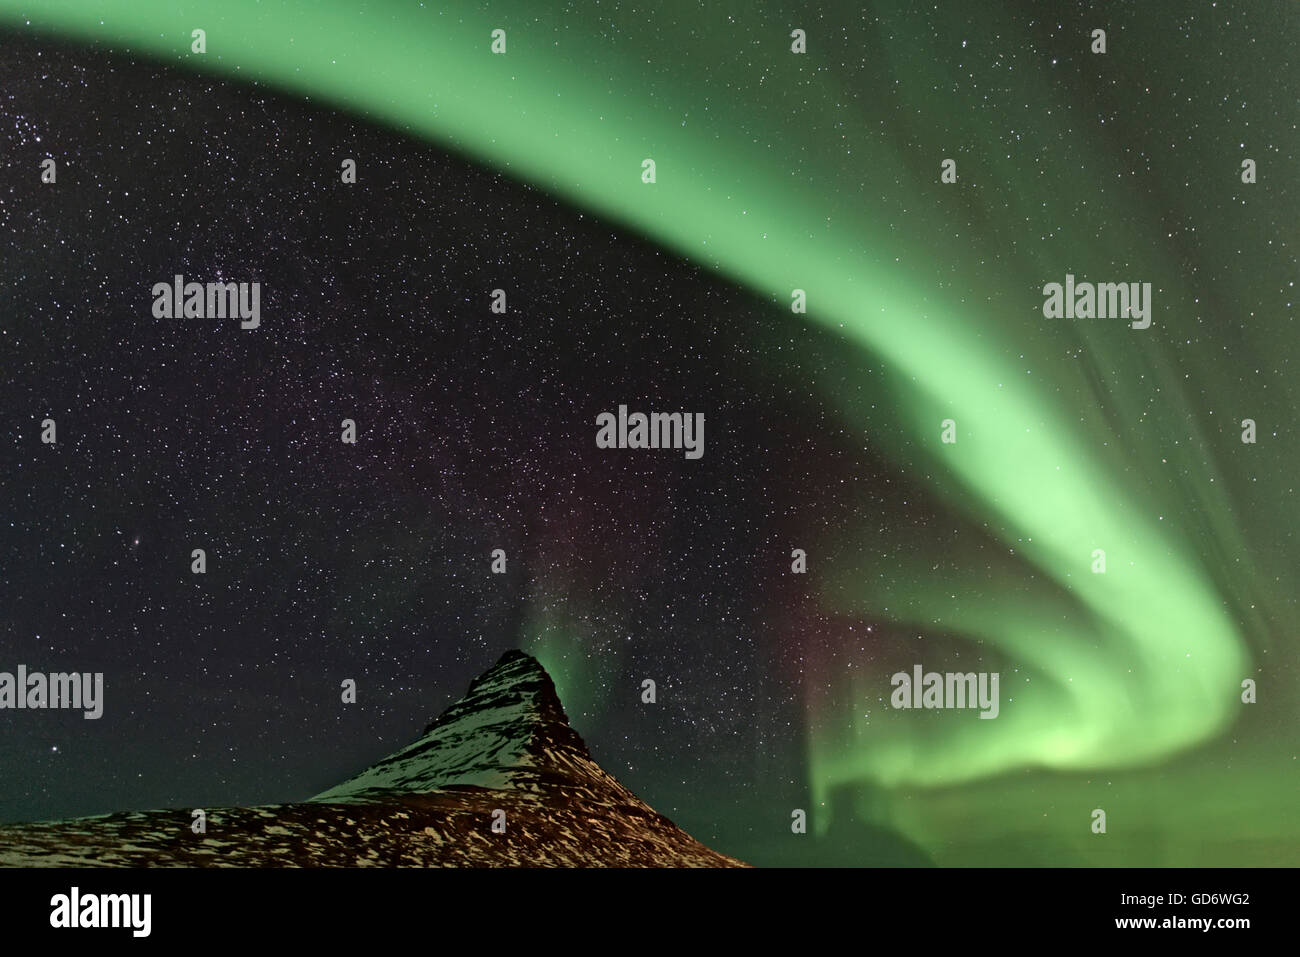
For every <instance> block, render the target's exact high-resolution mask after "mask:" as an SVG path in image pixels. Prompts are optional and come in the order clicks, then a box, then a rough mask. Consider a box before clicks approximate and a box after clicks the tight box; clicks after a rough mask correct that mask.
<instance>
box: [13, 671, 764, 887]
mask: <svg viewBox="0 0 1300 957" xmlns="http://www.w3.org/2000/svg"><path fill="white" fill-rule="evenodd" d="M205 813H206V815H207V830H206V833H203V834H195V833H193V831H192V829H191V823H192V816H191V811H190V810H189V809H182V810H163V811H128V812H124V813H118V814H109V815H104V816H100V817H89V818H78V819H75V820H68V821H48V822H42V823H36V824H19V825H11V826H3V827H0V866H6V867H32V866H95V865H100V866H126V867H143V866H149V867H165V866H178V867H206V866H218V867H220V866H225V867H278V866H288V867H296V866H308V867H311V866H326V867H331V866H333V867H366V866H371V867H408V866H409V867H458V866H464V867H499V866H504V867H520V866H523V867H528V866H556V867H593V866H596V867H599V866H608V867H740V866H744V865H743V864H742V863H741V862H740V861H737V860H734V859H732V858H729V857H726V856H724V855H722V854H719V853H717V852H716V851H712V850H710V849H709V848H707V847H705V846H704V845H703V844H701V843H700V842H699V841H696V840H695V839H694V838H692V837H691V836H690V835H688V834H687V833H686V832H685V831H683V830H681V829H680V828H679V827H677V826H676V825H675V824H673V823H672V821H670V820H668V819H667V818H666V817H664V816H663V815H661V814H659V813H657V812H656V811H655V810H654V809H653V808H651V807H650V806H649V805H647V804H645V803H644V802H643V801H641V800H640V799H639V798H638V797H636V795H634V794H633V793H632V792H631V791H629V790H627V789H626V788H625V787H623V785H621V784H619V783H618V781H616V780H615V779H614V778H613V777H611V776H610V775H609V774H607V773H606V772H605V771H604V770H603V769H602V768H601V767H600V765H598V764H597V763H596V762H595V761H593V760H592V758H591V755H590V753H589V752H588V751H587V746H586V745H585V744H584V743H583V741H582V738H581V737H579V736H578V733H577V732H576V731H574V730H573V728H572V727H570V726H569V720H568V717H567V716H566V715H565V713H564V707H563V706H562V705H561V704H560V699H559V697H558V696H557V695H556V693H555V685H554V683H553V682H552V681H551V677H550V675H548V674H547V673H546V670H545V669H544V668H543V667H542V666H541V664H540V663H538V661H537V660H536V659H535V658H532V657H530V656H528V655H526V654H524V653H523V652H519V651H511V652H507V653H506V654H505V655H504V656H502V658H501V660H500V661H498V662H497V664H496V665H494V666H493V667H492V668H490V669H489V670H488V671H486V672H484V673H483V674H482V675H480V676H479V677H478V678H477V679H475V680H474V682H473V683H472V684H471V685H470V687H469V691H468V692H467V693H466V694H465V697H463V698H461V699H460V700H459V701H457V702H456V703H455V704H453V705H452V706H451V707H449V708H448V709H447V710H446V711H444V712H443V713H442V714H441V715H440V716H439V717H438V718H437V719H436V720H435V721H434V722H433V723H432V724H430V725H429V726H428V727H427V728H426V729H425V731H424V734H423V735H422V736H421V737H420V738H419V740H417V741H415V742H414V743H413V744H410V745H408V746H407V747H405V748H402V749H401V750H400V751H397V752H396V753H395V754H392V755H390V756H388V757H386V758H384V759H383V760H381V761H379V762H378V763H376V764H374V765H372V766H370V767H368V768H366V769H365V770H364V771H361V772H360V773H359V774H357V775H355V776H353V777H351V778H349V779H348V780H346V781H344V782H342V783H341V784H339V785H336V786H335V787H332V788H330V789H329V790H327V791H324V792H323V793H321V794H319V795H317V796H316V797H314V798H312V799H310V800H309V801H304V802H302V803H298V804H280V805H267V806H264V807H247V808H242V807H228V808H211V809H206V811H205ZM494 824H495V825H496V826H495V827H494Z"/></svg>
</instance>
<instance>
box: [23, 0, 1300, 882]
mask: <svg viewBox="0 0 1300 957" xmlns="http://www.w3.org/2000/svg"><path fill="white" fill-rule="evenodd" d="M79 6H83V5H81V4H76V3H60V2H55V3H51V4H49V5H48V10H45V9H43V11H42V13H41V17H42V18H43V19H42V20H40V21H38V22H30V23H29V22H28V17H27V14H26V13H25V12H12V11H20V10H21V6H20V4H18V3H16V2H15V3H10V2H8V0H0V18H2V19H0V26H2V27H4V28H5V32H3V33H0V49H2V50H3V54H2V55H0V163H2V164H3V170H2V173H0V244H2V245H0V288H3V290H4V298H3V304H2V305H0V410H3V412H4V436H5V441H4V443H3V445H0V456H2V459H0V501H2V502H3V503H4V505H3V512H0V607H3V614H0V670H8V671H12V670H14V668H16V666H17V665H19V664H25V665H27V666H28V668H29V669H32V670H41V671H51V672H52V671H65V670H66V671H79V672H84V671H102V672H104V675H105V706H104V712H105V713H104V717H103V718H101V719H100V720H98V721H86V720H84V719H83V718H82V717H81V715H80V713H66V712H55V711H45V712H39V711H0V820H5V821H16V820H31V819H48V818H58V817H66V816H72V815H85V814H94V813H103V812H107V811H110V810H117V809H125V808H152V807H213V806H219V805H226V804H265V803H275V802H285V801H293V800H301V799H303V798H306V797H308V796H310V795H312V794H315V793H319V792H320V791H322V790H324V789H325V788H327V787H329V786H330V785H332V784H335V783H337V782H338V781H340V780H342V779H343V778H345V777H347V776H348V775H349V774H351V773H353V772H355V771H357V770H358V769H360V768H361V767H363V766H365V765H367V764H370V763H372V762H373V761H374V760H376V759H377V758H379V757H382V756H383V755H385V754H387V753H389V752H391V751H393V750H395V749H396V748H397V747H399V746H401V745H403V744H405V743H408V742H409V741H410V740H412V739H413V738H414V737H416V736H417V735H418V734H419V733H420V731H421V729H422V728H423V727H424V726H425V725H426V724H427V723H428V722H429V720H431V718H432V717H433V716H434V715H435V714H436V713H437V712H439V711H441V710H442V709H443V708H444V707H445V706H446V705H447V704H449V703H450V702H451V701H452V700H454V699H455V698H456V697H458V696H459V695H461V694H462V693H463V692H464V690H465V688H466V686H467V685H468V683H469V682H470V680H471V679H472V678H474V677H475V676H476V675H477V674H479V673H480V672H481V671H483V670H484V669H485V668H487V667H488V666H489V665H491V664H492V663H493V662H494V661H495V660H496V659H497V658H498V657H499V656H500V655H501V654H502V653H503V652H504V651H506V650H508V649H510V648H516V647H521V648H524V649H525V650H528V651H530V652H532V653H534V654H536V655H537V656H538V657H539V658H540V660H541V661H542V662H543V664H544V665H546V667H547V668H548V669H549V670H550V671H551V673H552V674H553V676H554V677H555V679H556V683H557V686H558V688H559V691H560V695H561V697H562V699H563V701H564V704H565V706H566V709H567V710H568V713H569V716H570V719H571V721H572V723H573V725H574V727H575V728H576V729H577V731H578V732H579V733H580V734H581V735H582V736H583V737H584V739H585V740H586V741H587V743H588V745H589V746H590V748H591V751H592V754H593V756H594V757H595V758H596V760H597V761H598V762H600V764H601V765H602V766H603V767H605V768H606V769H607V770H608V771H609V772H610V773H611V774H613V775H614V776H616V777H617V778H619V779H620V780H621V781H622V782H623V783H625V784H626V785H627V786H628V787H629V788H631V789H632V790H633V791H634V792H636V793H637V794H638V795H639V796H641V797H642V798H643V799H644V800H646V801H647V802H648V803H649V804H651V805H652V806H653V807H655V808H656V809H657V810H659V811H661V812H662V813H664V814H666V815H668V816H669V817H670V818H672V819H673V820H674V821H675V822H676V823H678V824H680V825H681V826H682V827H683V828H685V829H686V830H687V831H688V832H690V833H691V834H693V835H694V836H696V837H698V838H699V839H700V840H702V841H704V842H705V843H708V844H710V845H712V846H714V847H716V848H717V849H719V850H721V851H723V852H725V853H728V854H734V855H736V856H739V857H743V858H745V859H747V860H750V861H753V862H754V863H760V864H763V863H920V862H933V863H938V864H971V863H986V864H987V863H994V864H997V863H1010V864H1145V865H1164V864H1222V865H1233V864H1258V863H1290V864H1295V863H1297V861H1298V860H1300V812H1298V811H1297V808H1298V807H1300V799H1298V798H1300V763H1298V762H1297V753H1296V728H1297V718H1298V717H1300V696H1298V695H1297V678H1298V677H1300V675H1298V671H1297V664H1298V659H1300V651H1298V649H1297V647H1296V636H1295V627H1294V621H1295V614H1296V595H1297V584H1298V583H1297V571H1298V570H1300V563H1298V562H1297V561H1296V552H1297V545H1296V538H1295V536H1296V530H1297V518H1298V516H1300V511H1298V510H1297V507H1296V506H1297V499H1296V494H1295V485H1296V474H1297V466H1298V465H1300V456H1298V455H1297V454H1296V452H1295V442H1296V427H1295V421H1294V419H1295V409H1296V408H1297V398H1298V397H1297V390H1296V386H1295V384H1294V369H1295V365H1296V363H1295V361H1293V360H1297V359H1300V342H1298V341H1297V337H1296V334H1295V330H1294V319H1295V314H1296V308H1295V296H1296V289H1295V282H1296V280H1297V278H1300V260H1298V257H1297V243H1300V236H1297V225H1296V224H1297V222H1300V217H1298V214H1300V197H1298V195H1297V186H1296V165H1295V160H1294V157H1296V156H1300V126H1298V125H1297V124H1298V122H1300V110H1298V109H1297V106H1296V102H1297V96H1296V95H1297V92H1298V91H1300V85H1297V81H1300V73H1297V67H1296V66H1295V65H1294V64H1293V63H1292V57H1293V55H1294V54H1293V51H1294V49H1295V48H1296V40H1297V36H1298V34H1300V12H1297V8H1296V6H1295V5H1294V4H1293V3H1261V4H1253V5H1251V7H1250V9H1249V10H1245V11H1243V10H1240V9H1237V8H1235V7H1234V6H1232V5H1225V4H1223V3H1219V4H1214V3H1202V2H1196V3H1188V4H1182V3H1177V4H1175V3H1159V4H1156V3H1153V4H1143V5H1141V8H1140V9H1129V8H1128V7H1123V8H1121V7H1117V6H1116V5H1113V4H1098V5H1089V4H1061V5H1059V6H1060V9H1059V10H1054V11H1053V12H1052V13H1051V14H1050V15H1048V14H1045V13H1044V12H1043V11H1042V10H1041V9H1040V8H1041V6H1042V5H1041V4H1032V3H1020V4H999V5H997V6H992V5H989V8H988V9H972V8H974V7H976V6H977V5H972V4H961V3H941V4H935V5H929V4H926V5H920V4H915V3H910V4H909V3H881V4H870V5H866V6H863V5H835V7H834V9H825V10H820V11H816V12H811V11H808V10H806V9H805V8H803V7H802V6H800V5H789V4H787V5H785V6H781V5H776V4H768V3H759V4H753V3H750V4H734V5H733V4H722V5H713V4H710V5H708V9H707V10H706V9H704V8H702V7H701V6H700V5H697V4H694V3H659V4H653V5H649V6H643V7H639V8H636V9H632V8H631V7H627V6H621V7H617V8H615V7H608V8H607V7H606V6H605V5H603V4H602V5H593V6H591V7H590V8H588V7H585V6H584V7H580V8H579V7H574V8H572V9H559V8H556V9H555V10H554V11H545V12H539V11H538V10H537V8H536V5H535V4H531V5H530V4H524V3H505V4H502V3H493V4H490V5H487V6H484V7H478V8H474V9H470V8H464V9H463V10H461V11H460V12H456V13H454V14H453V13H450V12H445V11H441V10H439V9H437V8H436V6H435V5H433V4H427V5H422V4H415V3H372V4H368V5H365V12H364V13H356V12H349V11H348V10H347V5H345V4H320V5H313V6H312V7H311V10H312V13H311V15H307V14H306V13H303V12H302V11H298V12H280V13H276V12H271V11H267V10H263V9H262V8H260V7H255V6H254V5H253V4H251V3H246V2H243V0H231V2H227V3H224V4H221V5H220V6H219V7H218V6H213V8H212V9H211V10H209V9H207V7H206V6H205V5H201V4H194V5H191V6H192V9H190V10H185V11H182V12H180V13H179V14H178V13H176V12H174V10H173V6H174V5H172V4H161V3H160V4H157V5H155V4H152V3H139V2H137V3H127V2H110V3H105V4H96V5H94V7H93V14H92V13H82V12H81V11H80V10H79V9H78V7H79ZM978 6H979V7H981V8H983V7H984V6H985V5H978ZM1054 6H1056V5H1054ZM1094 6H1095V7H1096V9H1093V7H1094ZM155 7H157V8H156V9H155ZM195 27H202V28H204V29H206V31H207V53H205V54H202V55H199V54H194V53H192V52H191V49H190V43H191V39H190V31H191V29H193V28H195ZM497 27H501V28H503V29H505V30H506V32H507V37H508V40H507V43H508V46H507V52H506V53H505V54H501V55H494V54H493V53H492V52H491V50H490V45H491V37H490V33H491V31H492V30H493V29H494V28H497ZM794 28H801V29H804V30H806V31H807V35H808V52H807V53H806V54H795V53H792V52H791V50H790V44H791V40H790V31H791V30H792V29H794ZM1096 28H1102V29H1105V30H1106V31H1107V47H1108V49H1107V52H1106V53H1104V54H1095V53H1092V52H1090V45H1091V43H1092V40H1091V36H1090V35H1091V32H1092V30H1093V29H1096ZM46 157H50V158H53V159H54V160H55V161H56V163H57V164H58V165H57V181H56V182H55V183H54V184H43V183H42V182H41V179H40V174H41V170H40V163H41V161H42V160H43V159H45V158H46ZM345 158H352V159H355V160H356V163H357V182H356V183H355V184H345V183H343V182H341V177H340V171H341V164H342V162H343V160H344V159H345ZM645 158H653V159H655V162H656V165H657V181H656V182H655V183H653V184H647V183H644V182H642V178H641V177H642V160H643V159H645ZM946 158H951V159H954V160H955V161H956V173H957V181H956V182H955V183H943V182H941V180H940V173H941V167H940V164H941V162H942V161H943V160H944V159H946ZM1245 158H1252V159H1254V160H1255V162H1256V163H1257V164H1258V182H1257V183H1254V184H1244V183H1243V182H1242V181H1241V163H1242V160H1243V159H1245ZM176 274H182V275H184V277H185V279H186V281H198V282H208V281H216V280H223V281H233V282H241V281H242V282H252V281H257V282H260V283H261V325H260V327H259V328H257V329H254V330H243V329H241V328H240V325H239V321H238V320H237V319H233V318H228V319H215V318H173V319H157V318H155V317H154V316H153V314H152V311H151V309H152V303H153V297H152V294H151V289H152V287H153V285H154V284H155V283H157V282H167V283H170V282H171V280H172V278H173V277H174V276H175V275H176ZM1067 274H1071V275H1074V276H1075V277H1076V278H1078V279H1079V280H1080V281H1085V280H1086V281H1092V282H1150V283H1151V284H1152V287H1153V290H1154V293H1153V308H1152V319H1153V321H1152V325H1151V328H1149V329H1145V330H1135V329H1131V328H1129V325H1128V323H1127V322H1126V321H1124V320H1122V319H1121V320H1117V319H1048V318H1045V317H1044V315H1043V311H1042V306H1043V292H1042V289H1043V286H1044V285H1045V284H1046V283H1050V282H1058V283H1059V282H1063V281H1064V280H1065V276H1066V275H1067ZM498 288H499V289H504V290H505V292H506V296H507V311H506V313H505V314H496V313H493V312H492V310H491V308H490V303H491V293H492V290H493V289H498ZM795 289H802V290H805V291H806V293H807V303H808V309H807V314H806V315H805V314H796V313H793V312H792V311H791V305H790V303H791V293H792V291H793V290H795ZM620 404H623V405H627V406H628V407H629V409H630V410H632V411H644V412H651V411H660V412H702V413H704V415H705V418H706V422H707V425H706V431H705V447H704V448H705V451H704V455H703V458H701V459H699V460H689V459H687V458H686V457H685V456H684V454H683V453H682V452H681V451H680V450H676V451H674V450H654V451H651V450H630V449H624V450H617V449H615V450H606V449H599V448H597V447H596V442H595V434H596V425H595V422H596V416H597V415H599V414H600V413H602V412H609V411H616V410H617V408H618V406H619V405H620ZM46 418H53V419H54V420H55V421H56V423H57V430H58V432H57V443H56V444H54V445H48V444H44V443H42V441H41V422H42V420H44V419H46ZM346 418H350V419H354V420H355V421H356V423H357V430H358V438H357V442H356V444H355V445H347V444H344V443H342V442H341V441H340V434H341V423H342V421H343V420H344V419H346ZM949 418H951V419H952V420H954V421H955V423H956V435H957V441H956V442H955V443H952V444H949V443H944V442H942V441H941V432H942V429H941V423H942V422H943V421H944V420H945V419H949ZM1245 418H1251V419H1253V420H1255V422H1256V423H1257V428H1258V436H1257V442H1256V443H1254V444H1244V443H1243V442H1242V441H1241V432H1242V429H1241V425H1240V423H1241V421H1242V420H1243V419H1245ZM195 548H203V549H205V550H206V553H207V563H208V568H207V573H206V574H205V575H195V574H192V573H191V571H190V563H191V557H190V555H191V550H192V549H195ZM496 548H501V549H504V550H505V551H506V554H507V572H506V574H504V575H494V574H492V573H491V570H490V565H491V558H490V554H491V552H492V550H493V549H496ZM795 548H802V549H805V550H806V551H807V554H808V573H807V574H805V575H798V574H793V573H792V571H791V551H792V549H795ZM1098 548H1101V549H1104V550H1105V552H1106V557H1107V566H1108V567H1107V570H1106V572H1105V574H1095V573H1094V571H1093V563H1094V557H1093V552H1094V549H1098ZM918 663H919V664H921V665H923V666H924V667H925V668H926V669H927V670H938V671H962V672H965V671H972V670H973V671H995V672H999V673H1000V675H1001V679H1002V685H1001V687H1002V697H1001V711H1000V714H999V716H998V718H997V719H996V720H992V721H984V720H979V719H978V718H977V717H976V715H975V714H974V713H971V712H963V711H900V710H895V709H891V708H890V704H889V697H890V692H891V690H892V689H891V685H890V676H891V675H892V674H894V673H895V672H898V671H907V672H910V671H911V669H912V667H913V665H914V664H918ZM349 678H351V679H355V680H356V681H357V684H358V700H357V703H356V704H354V705H347V704H344V703H343V702H342V701H341V700H340V683H341V682H342V681H343V680H344V679H349ZM646 678H651V679H653V680H655V681H656V682H657V684H658V701H657V703H655V704H653V705H648V704H644V703H642V701H641V682H642V681H643V680H644V679H646ZM1247 678H1249V679H1252V680H1254V681H1255V682H1256V683H1257V686H1258V701H1257V703H1254V704H1244V703H1242V701H1241V682H1242V681H1243V680H1244V679H1247ZM795 808H803V809H807V810H808V811H809V816H810V828H809V831H810V833H809V834H807V835H794V834H792V833H791V830H790V820H791V818H790V815H791V811H792V810H793V809H795ZM1096 808H1102V809H1105V810H1106V813H1107V815H1108V818H1109V826H1108V830H1107V833H1106V834H1105V835H1097V834H1093V833H1092V832H1091V830H1090V827H1089V825H1090V823H1091V818H1090V815H1091V813H1092V812H1093V810H1094V809H1096Z"/></svg>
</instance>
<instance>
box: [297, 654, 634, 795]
mask: <svg viewBox="0 0 1300 957" xmlns="http://www.w3.org/2000/svg"><path fill="white" fill-rule="evenodd" d="M593 773H595V774H599V775H600V776H602V777H605V776H606V775H605V774H604V772H603V771H600V769H599V767H598V766H597V765H596V764H595V763H594V762H592V760H591V755H590V753H589V752H588V751H587V746H586V744H585V743H584V742H583V740H582V738H581V737H579V735H578V733H577V732H576V731H574V730H573V728H572V727H570V726H569V718H568V715H566V714H565V713H564V706H563V705H562V704H561V703H560V698H559V695H558V694H557V693H556V691H555V683H554V682H553V681H552V680H551V676H550V675H549V674H547V672H546V669H545V668H543V667H542V665H541V662H539V661H538V660H537V659H536V658H534V657H532V656H531V655H528V654H525V653H524V652H522V651H518V650H512V651H507V652H506V653H505V654H504V655H502V656H501V658H500V660H498V661H497V663H496V664H495V665H493V666H492V667H491V668H489V669H488V670H487V671H485V672H483V674H481V675H479V676H478V677H477V678H475V679H474V680H473V681H472V682H470V686H469V690H468V691H466V693H465V696H464V697H463V698H461V699H460V700H459V701H457V702H455V703H454V704H453V705H451V706H450V707H449V708H447V710H445V711H444V712H443V713H442V714H440V715H439V716H438V717H437V718H436V719H434V721H433V722H432V723H430V724H429V725H428V726H427V727H426V728H425V729H424V734H423V736H421V737H420V738H419V740H417V741H415V742H413V743H412V744H410V745H407V746H406V747H405V748H402V749H401V750H399V751H397V752H395V753H394V754H391V755H389V756H388V757H386V758H384V759H382V760H381V761H379V762H378V763H376V764H374V765H372V766H370V767H369V768H367V769H365V770H364V771H362V772H361V773H360V774H357V775H356V776H354V777H352V778H349V779H348V780H346V781H344V782H343V783H342V784H339V785H336V786H335V787H332V788H330V789H329V790H328V791H325V792H323V793H321V794H318V795H317V796H316V797H314V798H312V800H313V801H331V802H334V801H353V800H374V799H379V798H383V797H386V796H391V795H393V794H394V793H406V794H419V793H424V792H427V791H432V790H434V789H436V788H443V787H448V786H452V785H461V786H474V787H486V788H520V787H522V788H525V789H527V788H528V786H529V785H530V784H532V785H536V784H537V783H538V782H539V781H540V780H542V779H547V780H553V779H555V778H561V779H566V780H576V779H582V778H587V777H589V776H591V775H592V774H593ZM610 780H612V779H610Z"/></svg>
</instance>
